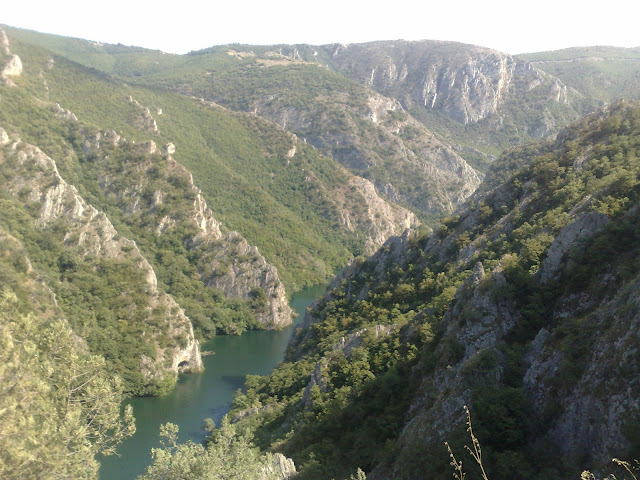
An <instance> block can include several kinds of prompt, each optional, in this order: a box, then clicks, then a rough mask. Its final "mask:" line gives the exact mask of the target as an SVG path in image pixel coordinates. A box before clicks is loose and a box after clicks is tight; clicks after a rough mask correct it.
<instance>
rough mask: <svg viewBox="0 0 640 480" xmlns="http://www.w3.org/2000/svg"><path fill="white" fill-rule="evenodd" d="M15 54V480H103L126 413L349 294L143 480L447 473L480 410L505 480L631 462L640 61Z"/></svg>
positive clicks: (38, 41)
mask: <svg viewBox="0 0 640 480" xmlns="http://www.w3.org/2000/svg"><path fill="white" fill-rule="evenodd" d="M5 30H6V33H5ZM5 30H3V29H0V245H1V248H0V344H1V346H2V348H0V350H1V352H0V356H1V357H2V361H1V362H0V391H1V394H0V424H1V425H3V426H4V429H5V430H3V432H2V435H0V477H3V478H4V477H7V478H11V479H13V478H16V479H17V478H30V477H38V478H63V477H64V478H96V475H97V461H96V460H95V458H96V457H95V456H96V454H99V453H101V454H108V453H110V452H112V451H113V449H114V447H115V445H116V444H117V443H118V442H120V441H121V440H122V439H123V438H125V437H127V436H129V435H130V434H131V433H132V430H133V427H132V418H131V412H130V411H129V410H125V411H121V410H120V407H119V402H120V400H121V399H122V396H123V395H127V394H128V395H161V394H164V393H166V392H168V391H169V390H170V389H171V388H173V386H174V384H175V382H176V379H177V377H178V373H179V372H185V371H198V370H199V369H201V367H202V363H201V359H200V350H199V345H200V341H202V340H206V339H210V338H212V337H213V336H215V335H220V334H241V333H243V332H244V331H246V330H248V329H277V328H282V327H284V326H286V325H288V324H290V322H291V319H292V311H291V309H290V308H289V306H288V298H289V296H290V294H291V293H292V292H294V291H296V290H298V289H300V288H302V287H304V286H308V285H314V284H318V283H321V282H327V281H329V280H330V279H332V278H333V280H332V282H331V284H330V287H329V289H328V291H327V292H326V293H325V295H324V296H323V298H322V299H321V300H319V301H318V302H317V303H316V304H314V306H313V307H312V308H311V309H310V310H309V311H308V313H307V316H306V317H305V319H304V321H303V322H302V326H301V328H300V329H298V330H297V331H296V334H295V335H294V337H293V339H292V341H291V343H290V345H289V348H288V352H287V354H286V359H285V361H284V362H283V363H282V364H280V365H279V366H278V367H277V368H276V369H275V371H274V372H273V373H272V374H270V375H269V376H266V377H260V376H249V377H248V378H247V382H246V387H245V389H244V390H242V391H238V393H237V395H236V397H235V399H234V401H233V404H232V406H231V411H230V413H229V415H228V416H227V417H226V418H225V420H224V421H223V423H222V424H221V425H220V428H215V427H214V425H212V423H211V422H205V426H206V428H207V429H208V431H209V434H210V436H209V438H208V440H207V442H205V443H204V444H202V445H199V444H195V443H193V442H188V443H186V444H182V445H180V444H178V443H177V441H176V438H177V430H176V428H177V427H176V426H174V425H171V424H169V425H166V426H164V427H163V429H162V434H163V438H164V440H163V441H164V443H163V446H162V447H161V448H158V449H156V450H155V451H154V453H153V458H154V461H153V464H152V465H151V467H150V468H149V470H148V471H147V474H146V475H145V476H144V477H143V478H144V479H145V480H153V479H160V478H177V477H180V478H190V479H197V478H218V477H221V478H231V477H233V476H234V475H235V476H236V477H237V478H252V479H253V478H265V479H267V478H269V479H271V478H274V479H275V478H279V479H283V478H284V479H286V478H289V476H290V475H292V474H293V473H294V472H295V469H296V468H295V467H294V465H293V464H292V463H291V461H290V460H288V459H287V458H286V457H290V458H292V459H293V460H294V461H295V466H296V467H297V470H298V473H297V477H296V478H300V480H306V479H330V478H342V479H346V478H349V477H350V476H351V478H352V479H354V480H356V479H357V480H362V478H363V477H364V472H366V475H367V478H369V479H373V480H376V479H422V478H437V479H440V478H442V479H444V478H450V477H451V475H452V471H453V470H452V465H451V463H450V462H451V458H450V456H449V453H448V451H447V449H446V448H445V447H444V442H445V441H448V442H449V444H450V445H451V448H452V449H453V451H454V452H456V455H457V456H460V457H461V456H462V455H465V453H464V452H465V450H464V448H463V444H465V443H468V442H469V441H470V440H469V435H468V431H467V428H466V427H467V425H466V424H465V422H466V420H467V418H466V416H465V411H464V408H463V407H464V406H465V405H466V406H468V407H469V409H470V411H471V415H472V418H473V422H474V432H475V434H476V435H477V437H478V439H479V441H480V443H481V444H482V447H483V454H484V456H483V463H484V467H485V469H486V471H487V474H488V476H489V478H491V479H494V480H495V479H513V478H527V479H540V480H542V479H566V478H579V477H580V472H581V471H582V470H583V469H589V470H592V471H594V472H596V473H597V474H598V475H600V476H602V475H604V474H606V473H608V472H610V471H612V470H613V468H614V467H613V466H611V465H610V459H611V458H612V457H614V456H615V457H622V458H629V459H632V458H640V438H639V435H638V431H640V400H639V399H640V383H639V381H640V380H639V379H640V359H639V357H638V348H637V344H638V338H637V331H638V329H639V327H640V325H639V323H640V296H639V294H638V292H640V263H639V262H640V260H639V259H640V255H639V253H640V234H639V233H638V228H637V226H638V225H639V224H640V204H639V202H640V165H639V160H638V158H639V157H640V104H639V103H637V102H633V101H624V100H619V101H616V99H617V98H618V97H619V96H621V95H626V96H628V97H629V98H638V97H640V90H639V89H638V88H637V84H638V82H637V78H636V77H637V71H636V70H637V68H636V66H635V65H636V63H637V52H636V50H634V49H608V48H591V49H569V50H566V51H560V52H544V53H539V54H528V55H524V56H521V57H514V56H510V55H506V54H502V53H500V52H496V51H493V50H489V49H484V48H480V47H474V46H470V45H462V44H457V43H451V42H428V41H424V42H404V41H397V42H372V43H368V44H354V45H338V44H334V45H325V46H310V45H297V46H290V45H279V46H273V45H271V46H247V45H230V46H220V47H212V48H210V49H206V50H202V51H198V52H191V53H190V54H187V55H168V54H164V53H162V52H159V51H150V50H145V49H141V48H136V47H125V46H123V45H103V44H98V43H95V42H90V41H85V40H78V39H69V38H64V37H57V36H54V35H45V34H39V33H36V32H29V31H25V30H19V29H14V28H10V27H6V29H5ZM608 102H611V104H610V105H607V103H608ZM600 107H601V109H600V110H597V111H595V113H591V114H590V115H589V116H586V117H584V118H582V120H579V118H580V117H581V116H582V115H584V114H586V113H589V112H593V111H594V110H595V109H596V108H600ZM534 139H535V140H536V143H528V142H532V141H533V140H534ZM505 148H506V150H505ZM431 227H434V228H435V230H432V228H431ZM345 266H346V268H344V267H345ZM342 268H344V270H342V271H341V272H340V269H342ZM338 272H339V273H338ZM336 274H337V276H335V277H334V275H336ZM225 408H226V407H225ZM283 455H285V456H286V457H285V456H283ZM467 467H468V468H467ZM475 468H476V466H475V465H474V464H473V462H472V461H471V459H465V469H466V470H468V473H469V477H470V478H471V477H474V476H477V475H478V472H477V471H476V470H475ZM359 469H362V470H359ZM43 472H47V473H46V474H44V473H43ZM215 475H217V476H218V477H215ZM212 476H213V477H212ZM236 477H234V478H236Z"/></svg>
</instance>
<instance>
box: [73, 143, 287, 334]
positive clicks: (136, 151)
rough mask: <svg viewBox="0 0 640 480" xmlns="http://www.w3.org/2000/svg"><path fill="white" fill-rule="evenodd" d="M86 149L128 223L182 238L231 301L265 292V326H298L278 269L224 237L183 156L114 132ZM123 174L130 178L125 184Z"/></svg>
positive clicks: (205, 278)
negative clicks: (119, 160)
mask: <svg viewBox="0 0 640 480" xmlns="http://www.w3.org/2000/svg"><path fill="white" fill-rule="evenodd" d="M103 144H105V145H108V147H107V149H108V152H107V151H105V150H104V149H103ZM82 150H83V154H84V155H85V156H88V157H91V158H92V164H93V168H94V175H95V177H94V178H95V179H96V180H97V182H98V184H99V186H100V189H101V193H102V194H103V195H105V196H106V197H112V198H113V200H112V202H113V203H114V204H117V205H118V206H119V208H120V210H122V211H123V212H124V214H125V216H124V217H123V220H124V221H125V222H127V223H128V224H130V225H137V226H139V227H142V228H143V230H144V231H146V232H147V234H152V233H153V236H154V237H157V239H158V240H156V241H160V242H162V237H172V236H174V235H180V236H181V241H182V243H183V244H184V245H185V246H186V248H187V249H188V250H189V251H190V256H191V257H192V258H193V260H192V262H193V263H195V265H196V268H197V270H198V273H199V275H200V280H201V282H202V283H203V284H204V285H206V286H208V287H213V288H215V289H217V290H219V291H221V292H222V293H223V294H224V296H225V297H228V298H237V299H242V300H247V301H249V300H252V299H253V297H254V296H255V295H256V292H260V295H261V300H262V302H263V304H261V305H259V306H257V308H256V309H255V316H256V320H257V321H258V323H259V325H260V326H262V327H263V328H282V327H284V326H287V325H289V324H290V323H291V315H292V311H291V309H290V307H289V305H288V302H287V299H286V296H285V290H284V285H283V284H282V282H281V281H280V279H279V277H278V273H277V271H276V269H275V268H274V267H273V266H272V265H269V264H268V263H267V261H266V260H265V259H264V257H263V256H262V255H260V252H259V251H258V249H257V247H255V246H251V245H249V244H248V243H247V241H246V240H245V239H244V238H243V237H242V236H241V235H240V234H239V233H238V232H226V233H223V232H222V230H226V229H225V228H224V226H223V225H222V224H221V223H220V222H219V221H218V220H217V219H216V218H215V217H214V215H213V212H212V211H211V209H210V208H209V206H208V204H207V202H206V200H205V198H204V196H203V194H202V192H201V191H200V189H199V188H198V187H196V186H195V185H194V183H193V177H192V175H191V173H190V172H188V171H187V170H186V169H185V168H184V167H183V166H182V165H180V164H179V163H178V162H176V161H175V160H174V158H173V157H172V155H171V153H169V151H170V150H171V151H172V153H173V152H175V147H174V146H173V145H171V144H169V145H168V146H165V147H164V148H163V149H162V150H160V149H159V148H158V147H157V146H156V144H155V143H154V142H153V141H149V142H145V143H142V144H131V143H129V142H127V141H126V140H125V139H123V138H121V137H120V136H119V135H117V134H116V133H115V132H113V131H108V132H98V133H95V134H93V135H91V136H88V137H87V138H86V139H85V141H84V145H83V147H82ZM121 157H124V158H125V159H126V160H125V161H124V162H123V163H113V162H112V160H111V159H115V158H121ZM123 177H126V178H128V180H127V181H125V182H123V180H122V178H123Z"/></svg>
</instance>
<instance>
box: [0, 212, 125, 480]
mask: <svg viewBox="0 0 640 480" xmlns="http://www.w3.org/2000/svg"><path fill="white" fill-rule="evenodd" d="M5 206H6V205H4V204H3V208H4V207H5ZM4 227H5V225H4V222H2V224H1V225H0V278H1V281H2V294H1V295H0V346H1V348H0V365H1V366H0V385H1V387H0V422H1V423H2V436H1V437H0V474H1V475H2V478H3V479H7V480H19V479H23V478H56V477H58V478H61V477H66V478H78V479H92V478H96V476H97V467H98V463H97V462H96V460H95V458H94V456H95V454H96V453H101V454H106V455H108V454H109V453H113V450H114V447H115V446H116V445H117V444H118V443H119V442H120V440H122V439H123V438H125V437H127V436H129V435H131V434H132V433H133V431H134V430H135V425H134V424H133V418H132V415H131V410H130V409H125V411H124V412H121V408H120V400H121V395H122V385H121V383H120V381H119V379H117V378H114V376H113V374H112V373H109V372H107V370H106V369H105V362H104V359H103V358H100V357H98V356H95V355H89V353H88V352H87V348H86V345H85V344H84V343H83V342H82V341H81V340H79V338H78V337H77V336H75V335H74V334H73V332H72V330H71V329H70V328H69V324H68V323H67V321H66V320H65V318H64V315H63V314H62V312H61V309H60V308H59V307H58V305H57V302H56V297H55V295H54V294H53V292H52V291H51V290H49V288H48V287H47V286H46V285H45V284H44V282H43V281H42V279H41V278H40V276H39V274H38V272H37V271H36V270H34V268H33V265H32V264H31V262H30V260H29V257H28V256H27V252H26V249H25V248H24V247H23V245H22V244H21V243H20V242H19V241H18V240H17V239H16V238H15V237H13V236H11V235H10V234H8V233H7V232H6V231H5V229H4Z"/></svg>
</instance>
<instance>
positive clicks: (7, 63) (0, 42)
mask: <svg viewBox="0 0 640 480" xmlns="http://www.w3.org/2000/svg"><path fill="white" fill-rule="evenodd" d="M0 50H1V51H2V55H0V79H2V80H3V81H4V82H5V83H6V84H7V85H14V83H13V81H12V80H11V78H10V77H18V76H20V75H21V74H22V61H21V60H20V57H19V56H18V55H14V54H12V53H11V50H10V49H9V39H8V38H7V35H6V33H5V32H4V30H3V29H2V28H0Z"/></svg>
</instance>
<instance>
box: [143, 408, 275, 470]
mask: <svg viewBox="0 0 640 480" xmlns="http://www.w3.org/2000/svg"><path fill="white" fill-rule="evenodd" d="M177 433H178V427H177V426H176V425H174V424H172V423H167V424H165V425H162V426H161V427H160V436H161V437H162V438H163V440H162V443H163V447H162V448H154V449H153V450H152V451H151V456H152V457H153V462H152V464H151V465H150V466H149V467H147V471H146V473H145V474H144V475H141V476H139V477H138V479H139V480H162V479H168V478H170V479H189V480H200V479H202V480H204V479H207V480H215V479H220V480H254V479H256V478H264V479H265V480H277V479H278V478H280V477H279V476H278V475H277V474H276V473H275V472H273V471H272V470H271V469H270V468H269V467H270V465H271V463H272V461H273V460H272V457H271V455H263V454H261V453H260V451H259V450H258V449H257V448H256V447H255V446H253V445H252V444H251V442H250V439H249V438H248V437H247V436H246V435H243V434H242V433H240V432H238V431H237V430H236V428H235V427H234V425H232V424H231V423H230V422H229V421H228V419H227V418H226V417H225V418H224V419H223V420H222V424H221V426H220V428H219V429H218V430H214V435H215V440H211V441H209V442H208V443H207V445H206V446H204V445H201V444H196V443H193V442H191V441H188V442H187V443H184V444H178V443H177V441H176V438H177Z"/></svg>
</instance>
